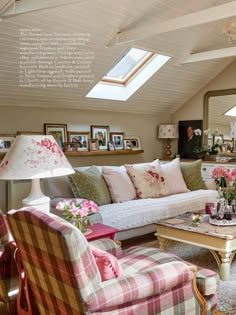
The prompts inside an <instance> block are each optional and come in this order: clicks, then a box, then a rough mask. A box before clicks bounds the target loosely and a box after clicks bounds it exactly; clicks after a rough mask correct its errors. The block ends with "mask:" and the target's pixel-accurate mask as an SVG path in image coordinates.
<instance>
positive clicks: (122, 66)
mask: <svg viewBox="0 0 236 315" xmlns="http://www.w3.org/2000/svg"><path fill="white" fill-rule="evenodd" d="M148 54H149V52H148V51H145V50H141V49H137V48H131V49H130V50H129V51H128V52H127V53H126V54H125V55H124V56H123V57H121V59H120V60H119V61H118V62H117V64H116V65H115V66H114V67H113V68H112V69H111V70H110V71H109V72H108V73H107V74H106V75H105V77H107V78H111V79H120V80H123V79H124V78H125V77H126V76H127V75H128V74H129V73H130V72H131V71H132V70H133V69H134V68H135V67H136V66H137V65H138V64H139V63H140V62H141V61H142V60H143V59H144V58H145V57H146V56H147V55H148Z"/></svg>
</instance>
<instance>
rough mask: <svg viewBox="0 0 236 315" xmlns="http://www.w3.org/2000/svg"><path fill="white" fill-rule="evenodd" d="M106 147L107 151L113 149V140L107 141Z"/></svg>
mask: <svg viewBox="0 0 236 315" xmlns="http://www.w3.org/2000/svg"><path fill="white" fill-rule="evenodd" d="M107 148H108V151H114V150H115V145H114V142H113V141H108V144H107Z"/></svg>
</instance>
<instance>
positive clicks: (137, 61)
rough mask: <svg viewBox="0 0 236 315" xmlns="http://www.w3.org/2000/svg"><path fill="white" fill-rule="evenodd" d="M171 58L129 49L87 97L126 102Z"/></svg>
mask: <svg viewBox="0 0 236 315" xmlns="http://www.w3.org/2000/svg"><path fill="white" fill-rule="evenodd" d="M169 59H170V57H168V56H165V55H159V54H155V53H153V52H149V51H146V50H142V49H137V48H131V49H129V50H128V51H127V52H126V53H125V54H124V55H123V56H122V57H121V58H120V59H119V61H118V62H117V63H116V64H115V65H114V66H113V67H112V69H110V70H109V71H108V72H107V73H106V75H105V76H104V77H103V78H102V79H101V80H100V81H99V82H98V84H96V85H95V86H94V87H93V89H92V90H91V91H90V92H89V93H88V94H87V95H86V97H93V98H102V99H111V100H120V101H126V100H127V99H128V98H129V97H130V96H131V95H133V94H134V93H135V92H136V91H137V90H138V89H139V88H140V87H141V86H142V85H143V84H144V83H145V82H146V81H147V80H148V79H149V78H150V77H151V76H152V75H153V74H154V73H155V72H156V71H158V70H159V69H160V68H161V67H162V66H163V65H164V64H165V63H166V62H167V61H168V60H169Z"/></svg>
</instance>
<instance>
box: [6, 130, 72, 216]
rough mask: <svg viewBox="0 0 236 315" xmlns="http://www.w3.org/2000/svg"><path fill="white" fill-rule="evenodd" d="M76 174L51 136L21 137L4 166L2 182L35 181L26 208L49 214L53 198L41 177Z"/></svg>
mask: <svg viewBox="0 0 236 315" xmlns="http://www.w3.org/2000/svg"><path fill="white" fill-rule="evenodd" d="M72 173H74V170H73V168H72V166H71V165H70V163H69V162H68V160H67V158H66V157H65V155H64V153H63V152H62V150H61V148H60V147H59V145H58V144H57V142H56V141H55V139H54V138H53V136H51V135H20V136H17V137H16V139H15V141H14V143H13V145H12V147H11V148H10V150H9V151H8V152H7V154H6V156H5V157H4V159H3V161H2V163H1V164H0V179H5V180H20V179H31V180H32V187H31V192H30V194H29V196H28V197H27V198H25V199H24V200H23V205H24V206H36V207H37V208H38V209H43V210H45V211H49V203H50V199H49V198H48V197H46V196H45V195H44V194H43V193H42V191H41V186H40V178H49V177H56V176H62V175H68V174H72Z"/></svg>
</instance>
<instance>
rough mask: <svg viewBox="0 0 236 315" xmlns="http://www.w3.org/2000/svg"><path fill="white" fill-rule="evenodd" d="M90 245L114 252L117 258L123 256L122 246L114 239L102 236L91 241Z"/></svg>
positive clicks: (110, 252)
mask: <svg viewBox="0 0 236 315" xmlns="http://www.w3.org/2000/svg"><path fill="white" fill-rule="evenodd" d="M89 245H92V246H94V247H96V248H98V249H101V250H104V251H105V252H107V253H109V254H112V255H113V256H115V257H117V258H120V257H122V248H121V247H120V245H118V243H117V242H116V241H113V240H111V239H108V238H101V239H99V240H95V241H91V242H89Z"/></svg>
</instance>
